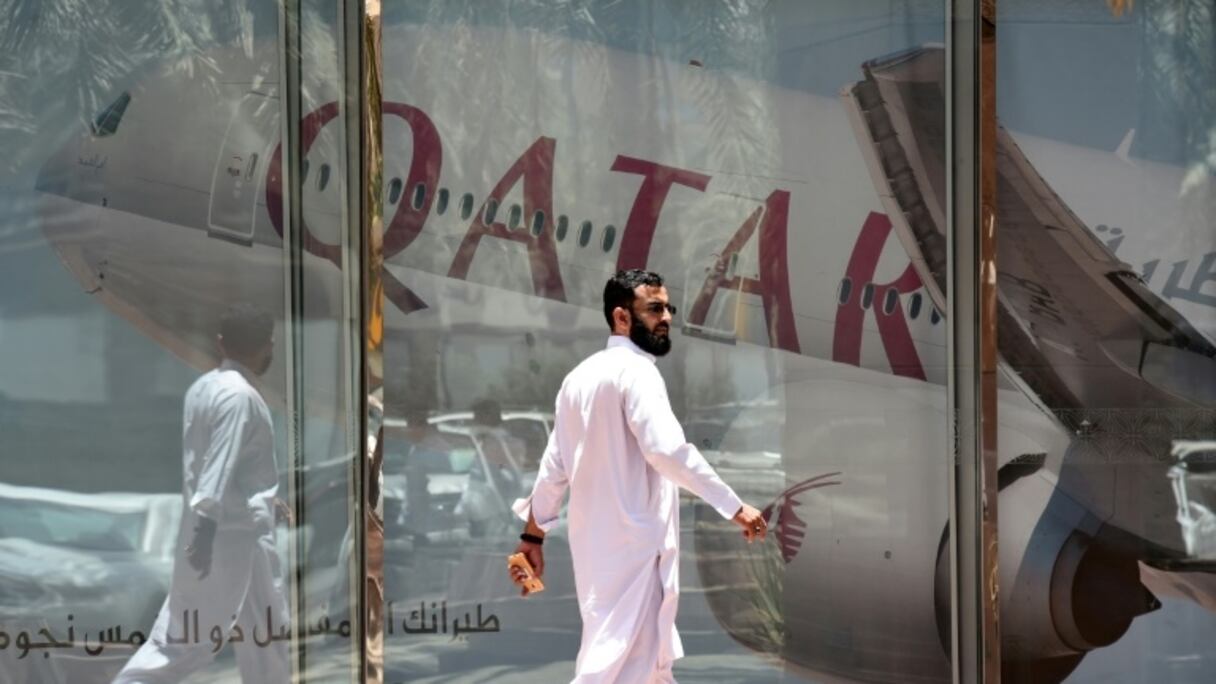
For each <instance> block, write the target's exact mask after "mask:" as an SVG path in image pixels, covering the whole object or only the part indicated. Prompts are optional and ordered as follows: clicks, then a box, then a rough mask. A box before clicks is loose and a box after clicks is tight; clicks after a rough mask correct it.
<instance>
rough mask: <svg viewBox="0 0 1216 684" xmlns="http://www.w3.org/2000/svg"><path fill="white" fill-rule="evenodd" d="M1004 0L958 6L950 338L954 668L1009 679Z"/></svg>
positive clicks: (951, 78) (951, 93)
mask: <svg viewBox="0 0 1216 684" xmlns="http://www.w3.org/2000/svg"><path fill="white" fill-rule="evenodd" d="M995 21H996V4H995V1H994V0H957V1H956V2H953V3H952V4H951V16H950V17H949V25H948V31H947V36H948V42H947V64H948V66H947V89H946V91H947V95H946V96H947V98H948V101H949V106H948V107H947V109H946V111H947V116H948V120H947V129H948V131H949V135H948V137H947V146H948V148H947V158H948V159H949V160H950V164H949V165H948V171H947V172H948V173H949V174H950V177H949V182H948V184H947V187H948V188H949V193H950V198H949V200H948V202H947V206H948V211H949V212H950V215H949V217H948V225H949V226H950V239H949V240H948V241H947V252H948V262H949V264H950V268H949V272H948V276H947V295H948V296H947V299H948V305H949V309H950V315H949V316H948V317H947V331H948V332H947V340H948V341H947V344H948V351H947V353H948V358H949V363H948V366H949V377H948V385H947V389H948V394H949V411H948V415H949V416H950V419H951V421H952V425H951V429H952V431H953V437H954V454H953V456H954V462H953V463H952V467H951V468H950V476H951V482H950V494H951V501H950V508H951V516H950V556H951V577H952V584H951V586H952V598H953V605H952V609H953V610H952V615H953V619H952V621H951V640H952V659H953V662H952V668H953V676H954V681H955V682H967V683H968V684H971V683H972V682H983V683H985V684H990V683H992V682H999V681H1000V671H1001V668H1000V665H1001V664H1000V620H999V618H1000V600H999V587H998V575H997V559H998V555H997V550H998V549H997V485H996V480H997V453H996V446H997V445H996V431H997V415H996V360H997V354H996V262H995V256H996V255H995V247H996V204H995V200H996V147H995V141H996V108H995V103H996V97H995V93H996V90H995V88H996V69H995V58H996V23H995Z"/></svg>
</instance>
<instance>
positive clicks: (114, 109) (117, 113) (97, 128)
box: [89, 91, 131, 138]
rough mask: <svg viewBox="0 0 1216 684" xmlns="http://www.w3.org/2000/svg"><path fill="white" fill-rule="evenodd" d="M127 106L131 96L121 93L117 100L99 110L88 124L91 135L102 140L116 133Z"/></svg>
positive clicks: (124, 92)
mask: <svg viewBox="0 0 1216 684" xmlns="http://www.w3.org/2000/svg"><path fill="white" fill-rule="evenodd" d="M129 104H131V94H130V93H128V92H126V91H123V93H122V94H121V95H119V96H118V99H117V100H114V102H112V103H111V104H110V106H108V107H106V108H105V109H103V110H101V112H100V113H98V114H97V116H96V117H95V118H94V119H93V121H92V122H90V123H89V129H90V130H92V131H93V135H95V136H96V137H98V138H104V137H106V136H108V135H114V134H115V133H116V132H118V124H120V123H122V115H123V114H124V113H126V111H127V105H129Z"/></svg>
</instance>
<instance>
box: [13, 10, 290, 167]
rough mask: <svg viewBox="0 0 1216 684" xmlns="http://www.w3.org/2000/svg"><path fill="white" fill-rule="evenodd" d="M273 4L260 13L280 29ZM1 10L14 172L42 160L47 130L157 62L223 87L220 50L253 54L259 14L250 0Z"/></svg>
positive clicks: (82, 113)
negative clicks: (222, 47)
mask: <svg viewBox="0 0 1216 684" xmlns="http://www.w3.org/2000/svg"><path fill="white" fill-rule="evenodd" d="M268 7H269V10H268V11H267V12H265V13H264V14H265V17H259V21H261V20H262V19H263V18H265V19H267V21H268V22H269V21H273V22H274V23H273V24H268V25H269V26H274V27H277V12H276V11H275V9H274V6H273V4H269V5H268ZM0 16H3V17H5V21H4V23H3V25H2V26H0V119H3V121H4V123H3V124H0V148H2V149H4V150H5V151H6V153H7V154H6V155H5V156H6V160H5V164H4V166H0V169H2V170H3V171H4V172H5V173H6V174H7V173H10V172H15V171H19V170H21V168H22V167H23V166H25V165H28V164H33V163H38V162H39V161H40V158H39V155H40V154H45V150H46V147H47V143H48V142H49V141H48V140H47V139H46V138H47V135H48V134H51V132H57V131H60V130H64V129H69V128H70V122H72V121H73V120H76V121H83V120H86V119H89V118H91V117H92V116H93V115H94V114H96V113H97V112H98V111H99V110H101V109H102V108H103V107H104V106H105V105H106V104H108V103H110V102H112V101H113V100H114V98H115V97H116V96H117V95H118V93H117V92H116V90H118V89H121V88H122V87H124V86H125V84H126V82H127V81H128V79H130V78H131V77H132V76H133V75H135V74H136V73H137V72H138V71H139V70H140V69H142V68H145V67H146V66H147V65H149V64H157V65H162V64H168V66H169V68H171V69H173V70H174V71H175V72H177V73H179V74H180V75H181V76H182V77H183V78H188V79H191V80H196V81H197V85H198V86H200V87H209V88H212V89H213V90H215V89H218V80H219V79H218V76H219V73H218V71H219V67H218V65H217V63H216V62H215V61H214V59H213V58H212V57H211V55H210V53H211V51H212V50H213V49H214V48H215V47H216V46H220V45H234V44H235V45H238V46H241V47H243V48H245V52H246V53H247V54H248V53H251V52H252V44H253V32H254V16H253V13H252V12H251V9H250V8H249V7H248V3H247V2H245V1H244V0H214V1H212V2H206V3H196V2H184V1H183V0H159V1H157V2H146V3H142V2H141V3H136V2H129V1H128V0H0ZM263 32H266V31H265V30H263ZM52 93H53V96H49V94H52ZM31 135H32V136H35V137H34V138H33V139H32V140H36V141H37V142H36V143H35V142H32V140H31Z"/></svg>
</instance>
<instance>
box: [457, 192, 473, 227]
mask: <svg viewBox="0 0 1216 684" xmlns="http://www.w3.org/2000/svg"><path fill="white" fill-rule="evenodd" d="M472 215H473V193H471V192H466V193H465V194H464V195H463V196H462V197H461V198H460V218H462V219H466V220H467V219H468V218H469V217H470V216H472Z"/></svg>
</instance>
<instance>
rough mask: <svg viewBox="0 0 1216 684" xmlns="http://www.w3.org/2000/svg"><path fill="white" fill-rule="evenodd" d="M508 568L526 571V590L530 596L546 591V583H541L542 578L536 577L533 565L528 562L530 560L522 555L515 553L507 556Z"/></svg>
mask: <svg viewBox="0 0 1216 684" xmlns="http://www.w3.org/2000/svg"><path fill="white" fill-rule="evenodd" d="M507 567H508V568H521V569H522V570H523V571H524V589H527V590H528V593H529V594H535V593H536V592H538V591H544V590H545V583H544V582H542V581H540V578H539V577H537V576H536V571H535V570H533V569H532V564H531V563H529V562H528V558H527V557H526V556H524V555H523V554H522V553H513V554H511V555H510V556H507Z"/></svg>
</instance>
